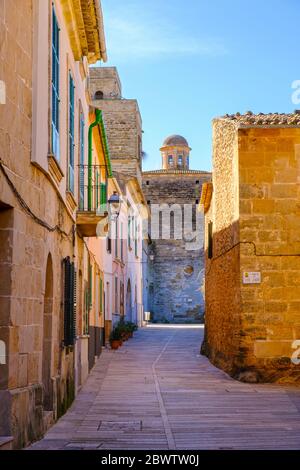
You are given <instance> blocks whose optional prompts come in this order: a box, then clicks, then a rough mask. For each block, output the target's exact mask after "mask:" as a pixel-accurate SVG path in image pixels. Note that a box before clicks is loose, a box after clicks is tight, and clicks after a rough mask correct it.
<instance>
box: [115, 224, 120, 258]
mask: <svg viewBox="0 0 300 470" xmlns="http://www.w3.org/2000/svg"><path fill="white" fill-rule="evenodd" d="M118 254H119V224H118V221H117V220H116V221H115V258H118Z"/></svg>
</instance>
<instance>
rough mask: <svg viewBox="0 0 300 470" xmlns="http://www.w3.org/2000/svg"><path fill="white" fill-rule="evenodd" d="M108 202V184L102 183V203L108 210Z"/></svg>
mask: <svg viewBox="0 0 300 470" xmlns="http://www.w3.org/2000/svg"><path fill="white" fill-rule="evenodd" d="M106 203H107V186H106V184H105V183H101V184H100V205H101V206H104V207H102V208H104V210H106Z"/></svg>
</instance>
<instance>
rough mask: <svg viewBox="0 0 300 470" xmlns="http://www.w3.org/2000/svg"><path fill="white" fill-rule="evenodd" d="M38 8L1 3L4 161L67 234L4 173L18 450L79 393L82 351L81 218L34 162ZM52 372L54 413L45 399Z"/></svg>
mask: <svg viewBox="0 0 300 470" xmlns="http://www.w3.org/2000/svg"><path fill="white" fill-rule="evenodd" d="M36 5H37V2H36V1H31V0H28V1H22V2H11V1H10V0H4V1H2V2H1V8H0V31H1V47H0V71H1V76H0V78H1V80H4V81H5V83H6V104H4V105H2V104H1V105H0V158H1V163H2V164H3V165H4V168H5V171H6V173H7V175H8V177H9V179H10V181H11V183H12V185H13V186H14V187H15V188H16V190H17V191H18V193H19V195H20V197H21V198H22V199H23V200H24V201H25V202H26V204H27V206H28V207H29V208H30V209H31V211H32V212H33V213H34V214H35V215H36V216H37V217H38V218H39V219H41V220H44V221H46V222H47V223H48V224H49V226H52V227H54V226H55V225H59V226H60V228H61V231H62V232H64V233H65V234H64V235H63V234H62V233H59V232H58V231H57V230H54V231H48V230H47V229H46V228H45V227H43V226H41V225H40V224H39V223H37V221H36V220H34V219H33V218H32V217H30V216H29V215H28V213H26V212H25V211H24V210H23V208H22V207H21V205H20V203H19V202H18V199H17V197H16V195H15V193H14V192H13V190H12V187H11V186H10V185H9V183H8V181H7V180H6V178H5V176H4V174H3V172H2V171H1V170H0V241H1V243H0V340H2V341H4V342H5V345H6V364H0V435H2V436H3V435H6V436H7V435H12V436H13V437H14V441H13V446H14V447H15V448H20V447H23V446H25V445H26V444H28V443H29V442H31V441H33V440H35V439H38V438H40V437H41V436H42V434H43V433H44V431H45V429H46V426H47V423H49V422H51V419H55V418H57V416H59V415H60V414H62V413H63V412H64V411H65V410H66V408H67V407H68V406H69V405H70V403H71V402H72V400H73V397H74V393H75V390H74V352H73V351H72V350H66V348H63V347H62V340H63V332H64V327H63V302H62V299H63V272H62V260H63V258H64V257H66V256H70V257H71V258H73V255H74V254H75V253H76V248H77V244H76V243H75V246H74V244H73V236H72V227H73V224H74V218H73V216H72V211H71V210H70V207H68V206H67V204H66V200H64V199H63V198H62V197H61V196H60V195H59V191H58V188H57V187H56V185H55V183H54V182H53V181H52V179H51V177H50V175H49V174H47V173H45V172H42V171H41V170H40V168H38V167H37V166H35V165H33V164H32V163H31V162H32V159H31V157H32V145H34V144H33V142H34V141H35V139H34V138H33V135H32V82H33V80H32V71H33V67H32V66H33V37H32V33H33V22H34V18H33V15H34V11H35V8H34V7H35V6H36ZM20 25H22V27H20ZM47 109H48V107H47ZM43 157H45V158H47V155H44V156H43ZM64 161H65V160H64ZM66 234H70V236H68V235H66ZM49 259H50V260H51V262H49V263H50V265H51V269H50V268H49V270H48V274H49V276H48V282H46V279H47V261H48V260H49ZM78 269H80V265H78ZM46 292H48V293H47V295H49V298H48V297H46ZM49 293H51V294H49ZM50 304H52V305H51V306H52V312H51V310H50ZM48 341H49V343H50V344H47V346H46V343H47V342H48ZM46 349H47V354H48V353H49V356H48V355H45V350H46ZM47 368H49V381H50V382H51V387H50V388H51V401H52V404H51V408H50V409H49V407H48V406H47V407H46V406H45V399H44V396H45V382H43V378H44V374H45V370H47V371H48V369H47ZM50 410H52V413H50V414H51V419H50V420H49V419H48V417H47V411H50Z"/></svg>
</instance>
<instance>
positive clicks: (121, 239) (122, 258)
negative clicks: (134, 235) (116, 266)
mask: <svg viewBox="0 0 300 470" xmlns="http://www.w3.org/2000/svg"><path fill="white" fill-rule="evenodd" d="M120 243H121V254H120V256H121V261H124V250H123V222H121V237H120Z"/></svg>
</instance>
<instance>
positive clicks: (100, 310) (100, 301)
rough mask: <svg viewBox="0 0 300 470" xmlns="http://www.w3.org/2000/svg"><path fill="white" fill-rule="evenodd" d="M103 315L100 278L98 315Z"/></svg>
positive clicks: (101, 282)
mask: <svg viewBox="0 0 300 470" xmlns="http://www.w3.org/2000/svg"><path fill="white" fill-rule="evenodd" d="M102 313H103V281H102V278H101V277H100V283H99V315H102Z"/></svg>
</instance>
